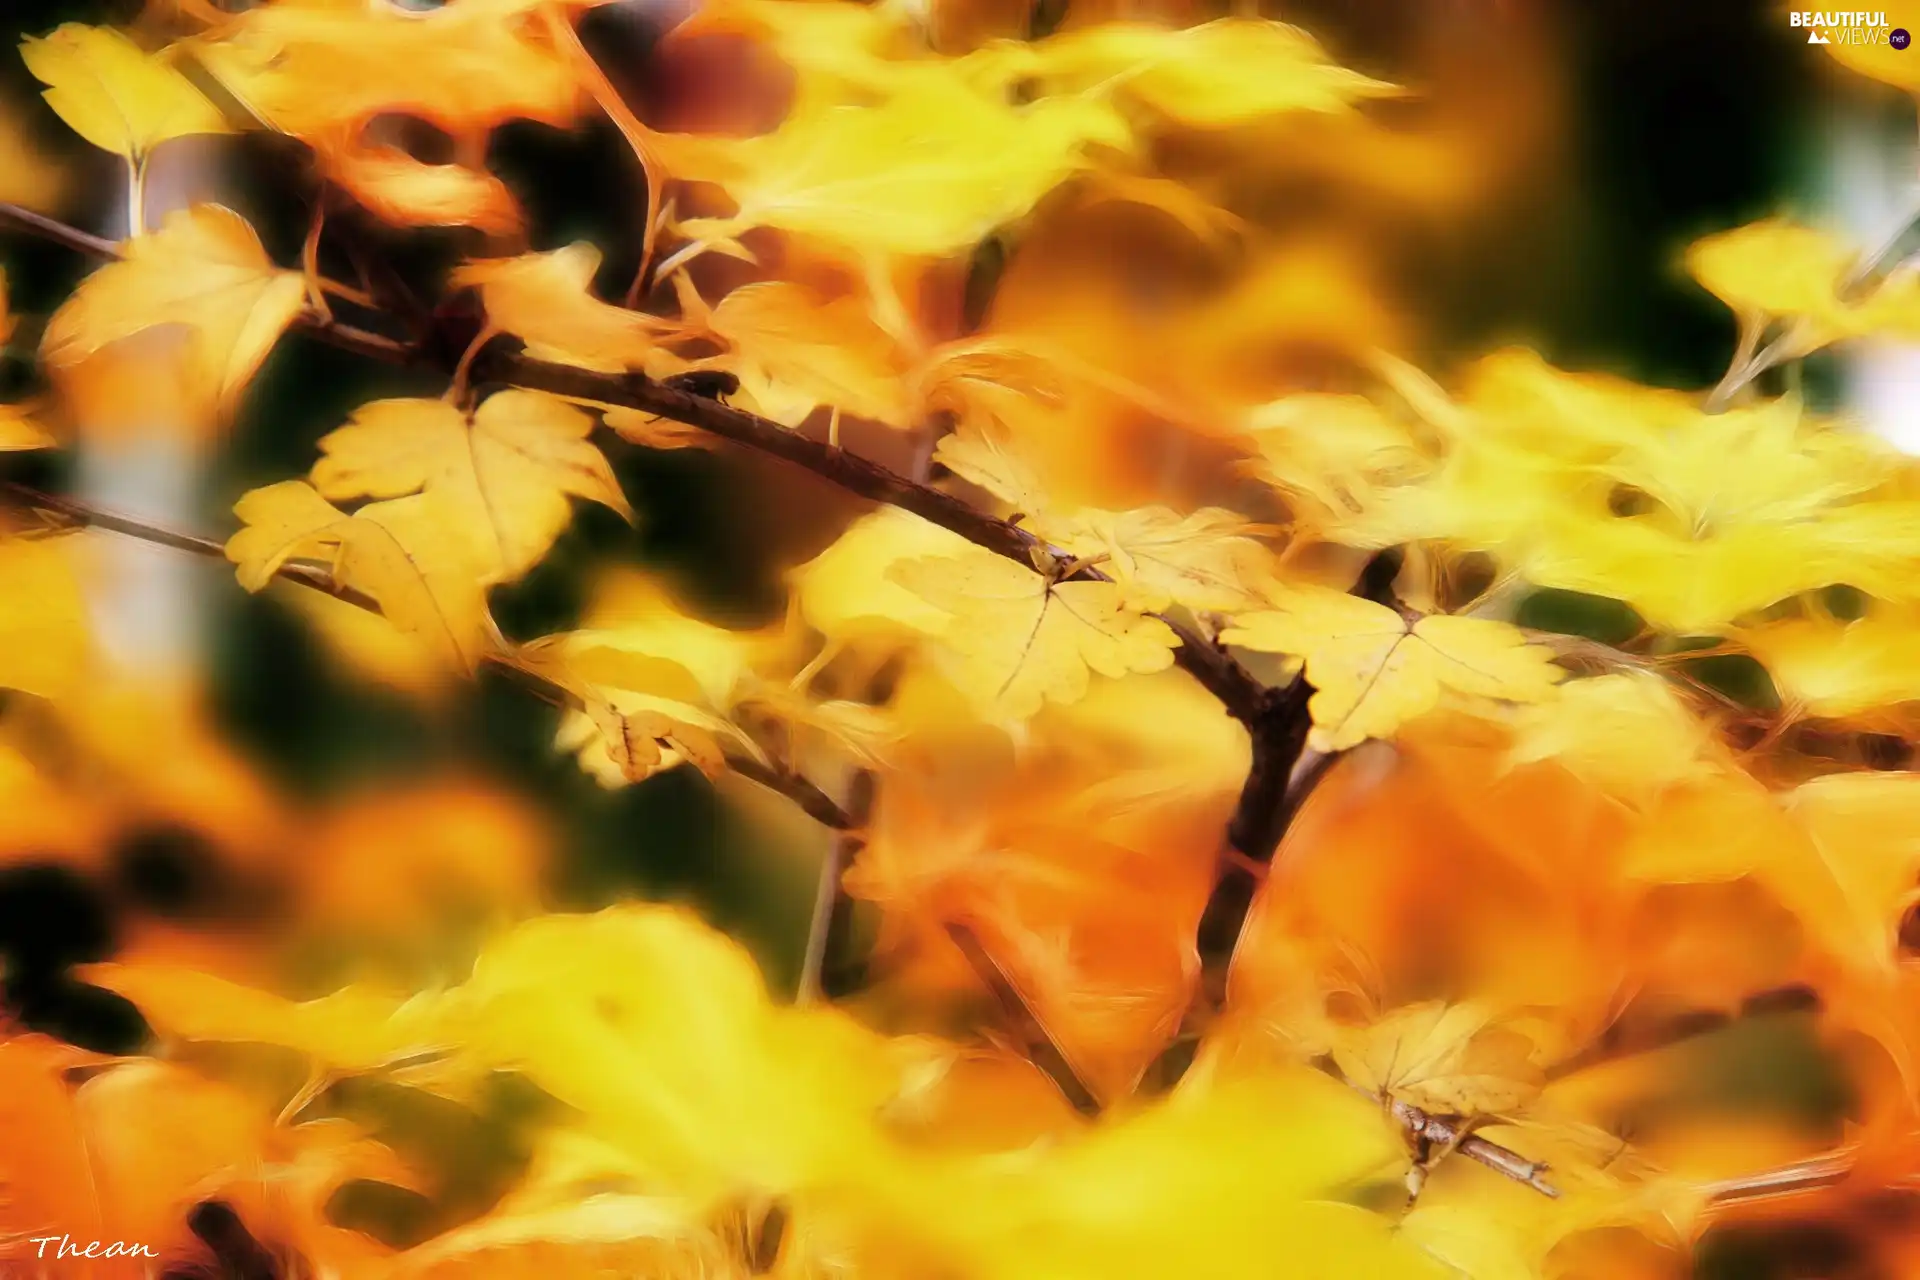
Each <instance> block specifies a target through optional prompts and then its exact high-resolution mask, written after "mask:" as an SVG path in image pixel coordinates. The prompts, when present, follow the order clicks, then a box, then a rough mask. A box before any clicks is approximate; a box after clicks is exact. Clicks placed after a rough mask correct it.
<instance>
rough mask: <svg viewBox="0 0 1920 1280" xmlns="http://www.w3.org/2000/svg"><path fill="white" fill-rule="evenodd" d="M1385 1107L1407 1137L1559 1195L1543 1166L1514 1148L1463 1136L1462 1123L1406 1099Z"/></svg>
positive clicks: (1471, 1135)
mask: <svg viewBox="0 0 1920 1280" xmlns="http://www.w3.org/2000/svg"><path fill="white" fill-rule="evenodd" d="M1388 1110H1389V1112H1390V1113H1391V1114H1392V1116H1393V1118H1394V1120H1395V1121H1396V1122H1398V1123H1399V1125H1400V1126H1401V1127H1402V1128H1404V1129H1405V1130H1406V1131H1407V1134H1408V1136H1409V1137H1414V1138H1421V1139H1424V1140H1425V1141H1427V1142H1430V1143H1432V1144H1433V1145H1434V1146H1437V1147H1443V1148H1449V1147H1450V1148H1452V1149H1453V1150H1455V1151H1458V1152H1459V1153H1460V1154H1461V1155H1463V1156H1465V1157H1466V1158H1467V1159H1469V1160H1472V1161H1475V1162H1476V1163H1478V1164H1483V1165H1485V1166H1486V1167H1487V1168H1489V1169H1491V1170H1493V1171H1494V1172H1495V1173H1498V1174H1501V1175H1503V1176H1505V1177H1508V1178H1512V1179H1513V1180H1514V1181H1515V1182H1518V1183H1520V1184H1522V1185H1524V1186H1529V1187H1532V1188H1533V1189H1534V1190H1535V1191H1538V1192H1539V1193H1540V1194H1541V1195H1543V1196H1548V1197H1550V1198H1552V1199H1555V1200H1558V1199H1559V1198H1560V1192H1559V1191H1558V1190H1557V1189H1555V1187H1554V1185H1553V1184H1552V1183H1551V1182H1548V1181H1547V1180H1546V1177H1545V1174H1546V1172H1547V1166H1546V1165H1544V1164H1542V1163H1540V1162H1539V1161H1537V1160H1529V1159H1527V1158H1526V1157H1525V1156H1523V1155H1521V1154H1519V1153H1518V1152H1516V1151H1509V1150H1508V1149H1507V1148H1505V1147H1503V1146H1501V1145H1500V1144H1499V1143H1497V1142H1488V1141H1487V1140H1486V1139H1485V1138H1482V1137H1480V1136H1478V1135H1476V1134H1466V1135H1465V1136H1462V1133H1463V1130H1462V1128H1461V1124H1462V1123H1463V1122H1460V1121H1456V1120H1452V1119H1449V1118H1448V1117H1446V1116H1436V1115H1433V1114H1431V1113H1430V1112H1426V1111H1422V1110H1421V1109H1420V1108H1419V1107H1416V1106H1413V1105H1411V1104H1409V1103H1405V1102H1394V1103H1392V1104H1391V1105H1390V1106H1389V1108H1388Z"/></svg>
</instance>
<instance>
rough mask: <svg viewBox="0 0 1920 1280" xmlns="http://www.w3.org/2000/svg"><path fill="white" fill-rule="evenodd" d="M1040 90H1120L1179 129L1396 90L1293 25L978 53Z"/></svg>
mask: <svg viewBox="0 0 1920 1280" xmlns="http://www.w3.org/2000/svg"><path fill="white" fill-rule="evenodd" d="M984 58H985V59H990V60H991V65H993V66H994V67H995V69H996V70H997V71H999V72H1000V73H1001V74H1004V75H1007V76H1008V77H1009V78H1010V79H1011V78H1018V77H1019V76H1023V75H1024V76H1034V77H1037V78H1038V79H1039V81H1040V84H1041V88H1042V91H1043V92H1049V93H1061V92H1071V93H1085V94H1094V93H1098V92H1101V91H1103V90H1104V91H1107V92H1117V93H1121V94H1124V95H1126V96H1128V97H1131V98H1134V99H1135V100H1137V101H1139V102H1141V103H1143V104H1144V105H1146V106H1148V107H1150V108H1151V109H1153V110H1155V111H1158V112H1160V113H1162V114H1164V115H1167V116H1169V117H1171V118H1173V119H1175V120H1178V121H1179V122H1181V123H1182V124H1187V125H1192V126H1195V127H1200V128H1222V127H1225V126H1229V125H1235V124H1240V123H1243V122H1245V121H1248V120H1255V119H1258V118H1260V117H1262V116H1268V115H1274V114H1278V113H1281V112H1287V111H1319V112H1338V111H1345V110H1348V109H1349V108H1350V107H1351V106H1352V104H1353V103H1354V102H1356V101H1359V100H1361V99H1364V98H1373V97H1382V96H1386V95H1391V94H1395V93H1398V92H1399V91H1398V90H1397V89H1396V88H1395V87H1394V86H1392V85H1389V84H1385V83H1383V82H1381V81H1378V80H1373V79H1370V78H1368V77H1367V76H1363V75H1361V74H1360V73H1359V72H1356V71H1350V70H1348V69H1347V68H1345V67H1341V66H1339V65H1337V64H1335V63H1333V62H1330V61H1329V60H1328V59H1327V57H1326V55H1325V53H1324V52H1322V50H1321V48H1320V46H1319V45H1318V44H1317V43H1316V42H1315V41H1314V39H1313V38H1312V37H1311V36H1309V35H1307V33H1306V32H1304V31H1302V30H1300V29H1299V28H1298V27H1293V26H1288V25H1287V24H1286V23H1282V22H1271V21H1266V20H1262V19H1248V18H1222V19H1219V20H1216V21H1213V22H1208V23H1203V24H1201V25H1199V26H1195V27H1188V28H1186V29H1185V30H1168V29H1167V28H1165V27H1161V26H1155V25H1152V24H1149V23H1144V22H1106V23H1100V24H1098V25H1094V26H1089V27H1087V28H1084V29H1082V30H1078V31H1069V32H1062V33H1060V34H1059V35H1055V36H1050V37H1048V38H1047V39H1045V40H1041V41H1037V42H1035V43H1033V44H1031V45H1028V46H1016V47H1014V48H1010V49H1006V50H995V51H993V52H992V53H991V54H988V55H984Z"/></svg>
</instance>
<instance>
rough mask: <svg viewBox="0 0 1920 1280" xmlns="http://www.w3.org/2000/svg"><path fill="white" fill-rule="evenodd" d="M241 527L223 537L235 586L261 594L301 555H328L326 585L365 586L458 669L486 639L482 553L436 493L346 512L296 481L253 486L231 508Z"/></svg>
mask: <svg viewBox="0 0 1920 1280" xmlns="http://www.w3.org/2000/svg"><path fill="white" fill-rule="evenodd" d="M233 510H234V514H235V515H237V516H239V517H240V520H241V522H242V523H243V524H244V525H245V526H246V527H245V528H243V529H241V530H240V531H239V532H238V533H236V534H234V535H233V537H232V538H230V539H228V541H227V558H228V559H229V560H231V561H233V562H234V564H235V565H237V566H238V569H239V579H240V585H241V586H243V587H245V588H246V589H247V590H249V591H259V590H261V589H262V588H263V587H265V586H266V585H267V583H268V582H270V581H271V580H272V579H273V575H274V574H275V573H277V572H278V571H279V570H280V568H281V566H282V565H284V564H286V562H287V561H288V560H291V559H293V558H295V557H299V556H311V555H315V554H325V555H329V556H331V557H332V559H333V577H334V581H335V582H337V583H339V584H340V585H342V586H345V587H352V588H354V589H355V590H358V591H362V592H365V593H366V594H367V595H368V596H370V597H372V598H373V599H374V600H375V601H377V602H378V603H379V605H380V609H381V612H382V613H384V614H385V615H386V616H387V619H388V620H389V621H391V622H392V623H393V624H394V625H395V626H396V627H399V628H400V629H401V630H402V631H405V632H408V633H409V634H411V635H413V636H415V637H417V638H418V639H420V640H421V641H422V642H423V643H425V644H427V645H428V646H429V647H430V648H432V649H433V650H434V651H436V652H438V653H439V654H441V655H442V656H443V657H444V658H446V659H447V660H449V661H451V662H453V663H454V664H455V665H456V666H458V667H460V668H461V669H463V670H469V671H470V670H472V669H473V667H474V666H475V665H476V664H477V663H478V662H479V660H480V658H481V656H482V655H483V654H484V653H486V652H487V650H488V649H489V648H490V647H491V645H492V643H493V626H492V621H491V620H490V619H489V618H488V616H487V605H486V593H485V589H484V581H485V576H486V572H487V557H486V553H485V552H484V551H483V550H482V549H481V548H478V547H476V546H474V545H473V544H472V543H471V542H469V541H468V540H467V539H466V537H465V536H464V535H463V534H462V532H461V524H460V521H461V518H462V517H463V516H464V514H465V513H464V512H461V511H458V510H455V509H450V508H449V507H448V506H446V505H445V499H443V498H442V497H441V495H439V494H437V493H422V494H416V495H415V496H413V497H410V498H400V499H396V500H395V501H392V502H378V503H373V504H371V505H369V506H365V507H362V508H361V509H360V510H359V511H357V512H356V513H354V514H353V515H351V516H349V515H347V514H346V513H345V512H343V511H341V510H340V509H339V508H337V507H335V506H333V505H332V504H331V503H329V502H328V501H327V500H326V499H325V498H322V497H321V496H320V495H319V494H318V493H317V492H315V491H314V489H313V487H312V486H311V485H308V484H306V483H304V482H303V481H299V480H285V481H282V482H280V483H279V484H273V485H268V486H267V487H266V488H264V489H255V490H253V491H252V492H250V493H248V494H247V495H246V496H245V497H243V498H241V499H240V501H239V502H238V503H237V504H235V506H234V509H233Z"/></svg>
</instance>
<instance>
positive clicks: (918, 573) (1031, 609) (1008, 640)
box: [887, 549, 1179, 719]
mask: <svg viewBox="0 0 1920 1280" xmlns="http://www.w3.org/2000/svg"><path fill="white" fill-rule="evenodd" d="M887 575H888V577H890V578H892V579H893V580H894V581H895V582H897V583H899V584H900V585H901V586H903V587H905V588H906V589H907V590H909V591H911V592H913V593H914V594H915V595H917V596H919V597H920V598H921V599H923V600H926V601H927V602H929V603H931V604H933V605H936V606H938V607H939V608H940V609H942V610H945V611H946V613H947V615H948V618H947V621H946V622H945V623H944V625H943V626H942V627H941V628H940V631H939V634H940V635H941V636H942V637H944V638H945V639H946V640H947V641H948V644H949V646H950V648H949V653H950V656H951V658H952V662H953V671H954V676H955V679H956V680H957V681H958V682H959V684H960V685H961V687H962V688H964V689H966V690H967V691H968V692H969V693H970V694H971V695H972V696H973V697H974V698H976V699H977V700H978V701H979V702H980V703H981V704H982V705H984V706H987V707H990V708H993V709H995V710H996V711H998V712H999V713H1000V714H1003V715H1006V716H1009V717H1012V718H1014V719H1022V718H1025V717H1026V716H1030V715H1032V714H1033V713H1034V712H1036V711H1038V710H1039V709H1040V706H1041V704H1042V703H1043V702H1048V701H1052V702H1073V701H1076V700H1077V699H1079V698H1080V697H1082V696H1083V695H1084V694H1085V693H1086V691H1087V679H1088V672H1089V671H1094V672H1098V673H1099V674H1101V675H1104V676H1110V677H1118V676H1123V675H1128V674H1130V673H1135V672H1149V671H1164V670H1165V669H1166V668H1167V667H1169V666H1171V665H1172V664H1173V650H1174V647H1175V646H1176V645H1177V644H1178V643H1179V637H1177V636H1176V635H1175V634H1174V632H1173V629H1172V628H1171V627H1169V626H1167V624H1166V623H1164V622H1162V621H1160V620H1159V619H1158V618H1150V617H1147V616H1146V615H1145V614H1143V613H1141V612H1140V611H1139V610H1137V609H1134V608H1131V607H1129V606H1128V604H1127V602H1126V598H1125V593H1124V591H1123V590H1122V589H1121V587H1120V586H1119V585H1118V584H1116V583H1112V582H1059V583H1050V582H1048V581H1047V579H1046V578H1045V577H1043V576H1042V575H1040V574H1038V573H1035V572H1034V571H1033V570H1032V569H1028V568H1026V567H1024V566H1022V565H1018V564H1014V563H1013V562H1011V561H1009V560H1004V559H1002V558H1000V557H999V556H995V555H993V554H992V553H990V552H986V551H980V550H977V549H975V550H971V551H969V552H968V553H966V554H963V555H959V556H953V557H935V558H919V559H914V560H907V561H903V562H901V563H897V564H894V565H893V566H891V567H890V568H889V569H888V570H887Z"/></svg>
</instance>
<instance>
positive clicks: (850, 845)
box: [795, 769, 874, 1004]
mask: <svg viewBox="0 0 1920 1280" xmlns="http://www.w3.org/2000/svg"><path fill="white" fill-rule="evenodd" d="M873 791H874V782H873V774H872V773H870V772H868V771H867V770H864V769H863V770H861V771H860V772H859V773H857V774H855V775H854V778H853V786H852V788H851V790H850V794H849V796H848V801H847V804H848V810H847V812H846V814H844V815H843V816H845V817H846V818H847V819H848V820H849V821H848V823H847V825H845V826H842V827H839V828H838V830H839V832H840V834H839V836H837V837H836V838H835V839H834V841H833V845H832V847H831V848H829V849H828V850H827V856H826V857H824V858H822V859H821V860H820V879H819V882H818V884H816V885H815V887H814V894H813V914H812V916H811V917H809V919H808V924H807V949H806V951H805V952H804V953H803V955H802V956H801V960H800V982H799V986H798V994H797V995H796V996H795V999H796V1000H797V1001H798V1002H799V1003H800V1004H808V1003H811V1002H812V1001H814V1000H817V999H819V998H820V995H821V979H822V977H823V976H824V974H825V972H826V967H827V952H828V951H829V950H831V949H832V945H833V942H834V940H835V938H836V937H842V936H844V935H845V932H846V925H847V918H848V914H849V907H850V905H851V904H850V903H849V900H848V898H847V895H846V892H845V891H844V889H843V888H842V887H841V879H842V877H844V876H845V875H846V873H847V867H848V866H849V865H850V864H851V863H852V862H853V859H854V857H855V856H856V855H857V854H858V853H859V852H860V847H861V845H862V844H864V843H865V837H864V836H863V835H862V834H860V833H859V832H858V831H857V830H856V828H858V827H863V826H865V825H866V821H867V816H868V814H869V812H870V811H871V810H872V807H873Z"/></svg>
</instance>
